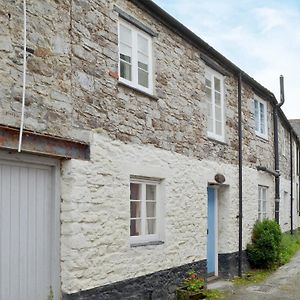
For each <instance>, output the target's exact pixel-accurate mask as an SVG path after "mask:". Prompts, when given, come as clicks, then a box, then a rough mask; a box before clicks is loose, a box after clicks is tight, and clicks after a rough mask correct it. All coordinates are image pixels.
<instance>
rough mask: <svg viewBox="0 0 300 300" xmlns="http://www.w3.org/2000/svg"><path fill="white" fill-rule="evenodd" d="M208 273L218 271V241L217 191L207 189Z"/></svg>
mask: <svg viewBox="0 0 300 300" xmlns="http://www.w3.org/2000/svg"><path fill="white" fill-rule="evenodd" d="M207 195H208V203H207V273H208V274H210V273H213V274H214V273H215V271H216V261H215V260H216V240H215V234H216V232H215V205H216V201H215V189H214V188H211V187H208V188H207Z"/></svg>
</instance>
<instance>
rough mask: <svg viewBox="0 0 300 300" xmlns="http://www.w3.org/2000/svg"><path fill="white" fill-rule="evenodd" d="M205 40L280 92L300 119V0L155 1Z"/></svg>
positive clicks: (287, 107)
mask: <svg viewBox="0 0 300 300" xmlns="http://www.w3.org/2000/svg"><path fill="white" fill-rule="evenodd" d="M154 2H155V3H157V4H158V5H159V6H160V7H162V8H163V9H164V10H166V11H167V12H168V13H169V14H171V15H172V16H173V17H175V18H176V19H177V20H178V21H180V22H181V23H183V24H184V25H185V26H186V27H188V28H189V29H191V30H192V31H193V32H194V33H196V34H197V35H198V36H199V37H201V38H202V39H203V40H204V41H205V42H207V43H208V44H210V46H212V47H214V48H215V49H216V50H217V51H219V52H220V53H221V54H223V55H224V56H225V57H227V58H228V59H229V60H231V61H232V62H233V63H235V64H236V65H237V66H238V67H240V68H241V69H242V70H243V71H245V72H246V73H247V74H249V75H250V76H251V77H253V78H254V79H256V80H257V81H258V82H259V83H260V84H262V85H263V86H264V87H266V88H267V89H269V90H270V91H272V92H273V93H274V94H275V96H276V98H277V100H278V101H279V100H280V97H279V76H280V75H281V74H282V75H283V76H284V81H285V101H286V102H285V104H284V105H283V106H282V110H283V111H284V112H285V114H286V116H287V117H288V118H289V119H298V118H299V119H300V93H299V92H298V86H300V82H299V80H300V0H284V1H282V0H260V1H253V0H226V1H224V0H154Z"/></svg>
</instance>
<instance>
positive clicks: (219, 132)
mask: <svg viewBox="0 0 300 300" xmlns="http://www.w3.org/2000/svg"><path fill="white" fill-rule="evenodd" d="M216 134H217V135H222V123H221V122H219V121H216Z"/></svg>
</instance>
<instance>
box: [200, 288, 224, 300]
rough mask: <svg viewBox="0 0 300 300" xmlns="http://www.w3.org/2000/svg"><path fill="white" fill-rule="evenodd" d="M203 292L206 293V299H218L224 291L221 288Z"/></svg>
mask: <svg viewBox="0 0 300 300" xmlns="http://www.w3.org/2000/svg"><path fill="white" fill-rule="evenodd" d="M203 294H205V295H206V299H210V300H217V299H220V297H221V296H222V295H223V292H221V291H219V290H204V292H203Z"/></svg>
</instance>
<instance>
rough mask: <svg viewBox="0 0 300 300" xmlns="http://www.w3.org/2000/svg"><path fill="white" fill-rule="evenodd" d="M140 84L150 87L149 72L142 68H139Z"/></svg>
mask: <svg viewBox="0 0 300 300" xmlns="http://www.w3.org/2000/svg"><path fill="white" fill-rule="evenodd" d="M138 74H139V84H140V85H142V86H144V87H149V80H148V79H149V74H148V72H145V71H143V70H142V69H139V71H138Z"/></svg>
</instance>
